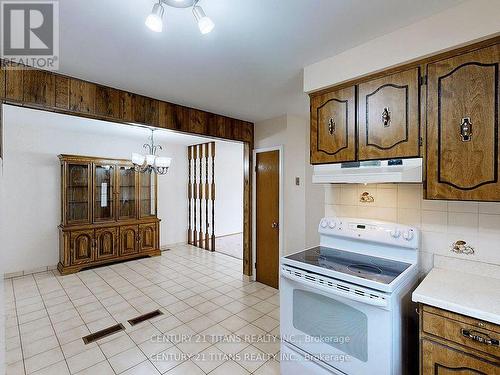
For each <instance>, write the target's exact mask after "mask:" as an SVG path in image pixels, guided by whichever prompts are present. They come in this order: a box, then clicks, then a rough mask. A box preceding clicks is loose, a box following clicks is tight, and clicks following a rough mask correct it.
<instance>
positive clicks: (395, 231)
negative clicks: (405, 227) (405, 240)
mask: <svg viewBox="0 0 500 375" xmlns="http://www.w3.org/2000/svg"><path fill="white" fill-rule="evenodd" d="M390 234H391V237H392V238H399V236H401V231H400V230H399V229H398V228H394V229H392V230H391V232H390Z"/></svg>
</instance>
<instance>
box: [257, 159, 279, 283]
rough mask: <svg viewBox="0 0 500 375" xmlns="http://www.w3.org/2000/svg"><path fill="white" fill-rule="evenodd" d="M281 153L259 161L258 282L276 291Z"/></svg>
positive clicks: (277, 278)
mask: <svg viewBox="0 0 500 375" xmlns="http://www.w3.org/2000/svg"><path fill="white" fill-rule="evenodd" d="M279 153H280V152H279V151H277V150H276V151H267V152H259V153H257V157H256V181H255V184H256V185H255V186H256V209H255V215H256V240H257V243H256V266H255V268H256V279H257V281H258V282H261V283H263V284H266V285H269V286H271V287H273V288H278V280H279V231H280V227H279V222H280V217H279V198H280V192H279V184H280V175H279V159H280V154H279Z"/></svg>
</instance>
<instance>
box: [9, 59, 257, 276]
mask: <svg viewBox="0 0 500 375" xmlns="http://www.w3.org/2000/svg"><path fill="white" fill-rule="evenodd" d="M0 62H1V70H0V114H1V104H2V103H8V104H14V105H20V106H24V107H28V108H35V109H41V110H45V111H51V112H57V113H63V114H69V115H74V116H80V117H88V118H94V119H99V120H106V121H112V122H117V123H122V124H130V123H138V124H143V125H148V126H155V127H158V128H163V129H171V130H176V131H180V132H184V133H190V134H197V135H202V136H208V137H216V138H223V139H228V140H234V141H240V142H244V145H245V147H244V150H245V151H244V152H245V161H244V162H245V172H244V189H245V190H244V219H243V228H244V229H243V273H244V274H245V275H247V276H251V274H252V267H251V266H250V265H251V264H252V259H251V258H252V250H251V249H252V244H251V237H252V235H251V230H252V228H251V222H252V221H251V218H252V212H251V210H252V207H251V205H252V202H251V195H250V193H251V183H252V181H251V173H250V165H251V162H252V160H251V159H252V155H251V152H252V149H253V138H254V126H253V123H251V122H247V121H242V120H238V119H234V118H230V117H227V116H222V115H218V114H214V113H210V112H206V111H201V110H198V109H195V108H189V107H185V106H181V105H177V104H173V103H169V102H165V101H161V100H157V99H153V98H149V97H146V96H143V95H139V94H134V93H131V92H127V91H123V90H119V89H115V88H112V87H108V86H104V85H100V84H97V83H93V82H88V81H84V80H81V79H77V78H73V77H69V76H65V75H61V74H57V73H53V72H48V71H44V70H40V69H33V68H30V67H26V66H19V65H18V66H16V69H12V67H9V68H6V66H5V62H4V61H3V60H0ZM0 135H1V117H0ZM0 139H1V138H0ZM2 152H3V149H2V145H1V144H0V157H1V156H2Z"/></svg>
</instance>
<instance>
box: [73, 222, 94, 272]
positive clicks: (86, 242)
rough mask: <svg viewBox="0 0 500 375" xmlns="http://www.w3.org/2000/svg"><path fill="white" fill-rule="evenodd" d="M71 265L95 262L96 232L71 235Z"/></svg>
mask: <svg viewBox="0 0 500 375" xmlns="http://www.w3.org/2000/svg"><path fill="white" fill-rule="evenodd" d="M70 249H71V250H70V253H71V265H79V264H86V263H91V262H93V261H94V230H93V229H87V230H79V231H73V232H71V234H70Z"/></svg>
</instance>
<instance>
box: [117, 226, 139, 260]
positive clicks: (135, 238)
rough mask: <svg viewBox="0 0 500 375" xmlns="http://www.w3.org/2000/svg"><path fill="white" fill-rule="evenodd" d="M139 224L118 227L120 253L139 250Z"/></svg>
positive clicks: (125, 253)
mask: <svg viewBox="0 0 500 375" xmlns="http://www.w3.org/2000/svg"><path fill="white" fill-rule="evenodd" d="M138 242H139V226H138V225H126V226H122V227H120V255H130V254H136V253H138V252H139V244H138Z"/></svg>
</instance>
